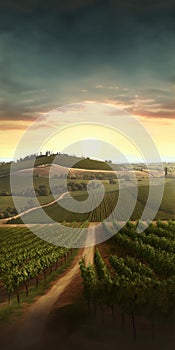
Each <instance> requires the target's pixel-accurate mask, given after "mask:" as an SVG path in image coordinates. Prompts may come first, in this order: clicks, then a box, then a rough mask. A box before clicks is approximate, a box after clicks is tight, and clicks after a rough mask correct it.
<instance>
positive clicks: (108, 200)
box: [12, 179, 175, 223]
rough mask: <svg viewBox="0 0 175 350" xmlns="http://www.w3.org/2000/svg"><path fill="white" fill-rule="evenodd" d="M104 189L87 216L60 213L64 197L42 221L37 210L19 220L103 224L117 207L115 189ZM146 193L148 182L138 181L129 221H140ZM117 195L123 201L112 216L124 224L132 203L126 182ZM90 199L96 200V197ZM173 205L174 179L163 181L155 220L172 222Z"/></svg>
mask: <svg viewBox="0 0 175 350" xmlns="http://www.w3.org/2000/svg"><path fill="white" fill-rule="evenodd" d="M106 186H107V187H106V192H105V196H104V199H103V201H102V202H101V204H100V205H99V206H98V207H97V208H96V209H94V210H93V211H91V212H89V213H88V212H85V213H74V212H71V211H68V210H66V209H64V208H63V207H62V206H61V203H62V201H63V203H64V205H66V201H69V199H66V196H65V197H64V199H62V200H60V202H58V203H54V204H52V205H50V206H48V207H46V208H43V209H44V210H45V212H46V214H47V215H48V218H45V219H44V220H43V219H41V217H42V216H41V209H37V210H35V211H33V212H31V213H29V214H25V215H24V216H23V219H24V220H25V222H28V223H49V222H51V220H54V221H58V222H63V221H67V222H73V221H79V222H83V221H90V222H96V221H103V220H104V219H106V218H107V217H108V216H109V215H110V214H111V213H112V212H113V210H114V208H115V206H116V204H117V200H118V195H119V191H118V190H115V188H116V186H117V185H108V184H107V185H106ZM159 186H160V184H159V180H158V179H155V190H156V192H157V193H158V192H159V191H160V187H159ZM148 191H149V185H148V181H147V180H146V179H145V180H142V181H139V182H138V196H137V200H136V206H135V208H134V210H133V213H132V215H131V217H130V218H131V220H138V219H140V218H141V215H142V213H143V210H144V207H145V204H146V201H147V197H148ZM156 192H155V193H156ZM71 194H72V195H73V197H74V198H75V199H76V200H77V201H84V200H85V199H87V193H85V192H84V191H79V192H72V193H71ZM121 195H122V197H123V200H122V203H121V205H120V208H119V209H118V210H117V211H116V215H117V218H118V220H119V221H125V220H127V215H128V210H129V209H130V203H132V200H133V194H132V187H130V183H129V182H128V187H126V188H123V189H122V190H121ZM94 196H96V194H95V195H94ZM125 199H126V200H125ZM174 203H175V179H167V181H166V182H165V190H164V196H163V199H162V203H161V205H160V208H159V210H158V213H157V214H156V217H155V219H156V220H157V219H161V220H169V219H174V218H175V207H174ZM151 212H152V208H150V213H151ZM49 218H50V219H49ZM12 222H14V223H21V222H22V221H21V219H16V220H13V221H12Z"/></svg>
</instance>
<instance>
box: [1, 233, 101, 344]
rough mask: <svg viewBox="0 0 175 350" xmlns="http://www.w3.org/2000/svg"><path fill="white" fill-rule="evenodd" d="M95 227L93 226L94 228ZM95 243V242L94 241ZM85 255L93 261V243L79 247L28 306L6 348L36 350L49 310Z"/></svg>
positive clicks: (86, 258)
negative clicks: (69, 263) (65, 267)
mask: <svg viewBox="0 0 175 350" xmlns="http://www.w3.org/2000/svg"><path fill="white" fill-rule="evenodd" d="M94 229H95V228H94ZM94 243H95V242H94ZM82 256H85V260H86V262H87V263H88V262H91V263H92V262H93V256H94V245H93V246H91V247H87V248H84V249H81V251H79V253H78V255H77V256H76V257H75V259H74V261H73V265H72V267H71V268H70V269H68V271H66V272H65V273H64V275H63V276H62V277H61V278H59V279H58V281H57V282H56V283H55V284H54V286H53V287H52V288H51V289H50V290H49V291H48V292H47V293H46V294H45V295H43V296H41V297H40V298H39V299H38V301H36V302H35V303H34V304H33V305H32V306H31V307H29V309H28V312H27V314H25V315H24V317H23V319H22V320H21V322H20V327H19V330H18V332H17V333H16V334H15V337H14V340H13V346H12V345H11V346H10V347H7V348H6V349H8V350H24V349H25V350H29V349H30V350H35V348H36V349H37V350H38V349H39V346H40V343H41V340H42V335H43V330H44V326H45V324H46V321H47V318H48V315H49V313H50V312H51V310H52V308H53V305H54V303H55V302H57V305H58V304H59V297H60V295H62V298H61V299H62V303H63V299H64V291H66V290H67V288H69V284H70V283H71V281H72V280H73V279H75V278H76V276H78V274H79V273H80V271H79V261H80V259H81V258H82ZM6 349H5V350H6Z"/></svg>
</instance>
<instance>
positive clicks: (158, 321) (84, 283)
mask: <svg viewBox="0 0 175 350" xmlns="http://www.w3.org/2000/svg"><path fill="white" fill-rule="evenodd" d="M80 226H81V225H80V224H75V223H74V227H80ZM112 227H114V228H115V229H116V230H117V231H118V230H119V229H120V226H119V224H118V223H117V222H116V221H114V222H111V223H108V224H101V226H100V227H97V228H96V229H95V230H97V231H96V234H99V233H100V232H101V233H102V231H103V232H106V233H110V231H111V228H112ZM38 230H42V231H43V234H44V235H45V237H48V235H49V226H47V225H45V226H43V227H42V228H41V227H38ZM63 235H65V238H66V227H65V229H64V228H63ZM0 241H1V247H2V248H1V256H0V258H1V259H0V278H1V280H0V281H1V283H0V306H1V308H0V322H1V324H2V325H4V326H5V324H7V325H9V322H12V321H13V319H15V320H18V319H21V322H19V321H18V322H19V324H18V323H17V324H18V327H21V329H22V325H23V322H25V320H26V322H27V323H24V324H25V327H28V333H26V339H24V341H27V339H28V338H27V337H28V336H29V335H30V336H31V334H32V333H30V332H31V329H33V328H31V329H30V328H29V325H30V327H32V324H33V326H34V327H35V329H36V331H37V330H38V331H37V332H35V333H34V334H33V336H32V341H33V342H34V343H32V344H34V345H35V341H36V339H38V338H36V339H35V337H36V334H39V335H40V324H39V323H38V324H37V323H36V320H37V308H36V307H39V305H40V308H41V311H42V310H43V309H42V308H43V307H44V305H45V302H46V304H47V300H50V299H49V298H48V296H49V295H53V292H54V293H55V297H56V303H55V304H54V305H53V306H52V310H51V312H50V315H49V317H48V316H47V315H46V316H47V317H48V320H47V323H46V324H45V331H44V336H41V335H40V337H41V338H39V339H40V348H41V349H42V350H46V349H48V348H50V347H52V346H54V347H55V346H56V344H58V343H59V346H60V347H61V348H63V349H69V348H70V346H71V344H72V346H76V344H77V339H78V340H79V345H80V346H83V344H84V343H85V344H86V347H85V349H88V347H92V348H93V344H94V343H96V344H98V348H99V349H100V348H101V349H105V348H106V347H107V345H109V344H110V348H111V349H115V348H116V346H117V347H118V348H120V349H127V350H129V349H131V348H132V349H134V348H136V349H140V348H142V349H145V350H146V349H147V348H148V347H150V348H151V349H152V348H153V347H154V349H157V348H158V349H161V350H165V348H166V349H167V350H172V349H173V337H174V331H175V330H174V321H175V319H174V309H175V258H174V253H175V223H174V222H172V221H170V222H169V223H165V222H161V221H157V223H154V224H151V225H150V226H149V227H148V228H147V229H146V230H145V231H144V233H140V234H138V233H137V232H136V226H135V224H133V223H131V222H128V223H127V224H126V226H125V227H124V228H122V229H120V230H119V232H118V233H116V234H115V235H114V236H113V237H112V238H111V239H109V240H108V241H106V242H104V243H101V244H100V245H97V246H96V248H95V250H94V259H91V261H90V262H89V261H88V260H87V254H88V248H87V249H86V250H85V252H83V251H82V252H81V253H79V255H78V261H77V260H76V261H77V263H76V265H72V267H69V265H68V264H72V256H73V257H74V256H75V254H77V251H76V250H70V249H67V248H59V247H56V246H53V245H51V244H48V243H46V242H44V241H41V240H40V239H39V238H38V237H36V236H34V235H33V234H32V233H31V232H30V231H29V230H28V229H26V228H24V227H14V228H11V227H5V226H4V227H1V228H0ZM93 249H94V248H93V247H92V249H91V252H93ZM78 265H79V266H78ZM64 267H66V268H67V271H66V273H65V275H64V276H63V277H60V281H63V278H66V276H69V275H70V276H72V278H71V279H70V281H69V282H67V283H69V288H66V289H65V290H64V293H62V294H59V293H58V291H57V289H54V285H56V284H54V283H57V288H58V290H59V274H60V273H61V269H63V268H64ZM75 267H76V269H75ZM5 271H6V272H5ZM7 271H8V274H7ZM73 271H75V272H74V274H73ZM4 272H5V273H4ZM72 274H73V275H72ZM56 278H57V281H55V279H56ZM47 281H48V282H47ZM51 281H53V284H52V286H53V287H52V289H48V287H49V283H50V282H51ZM54 281H55V282H54ZM62 283H63V282H62ZM43 293H46V295H43V296H41V297H39V295H40V294H43ZM58 295H59V297H58ZM36 297H37V299H36ZM40 300H41V303H39V302H40ZM44 301H45V302H44ZM9 303H10V304H9ZM32 303H34V304H33V305H32ZM38 303H39V304H38ZM30 304H31V305H30ZM35 306H36V307H35ZM26 307H27V310H28V313H27V315H29V316H28V317H27V315H26V312H25V310H26ZM30 310H31V312H30ZM32 310H35V312H33V311H32ZM38 312H39V311H38ZM35 314H36V315H35ZM14 317H15V318H14ZM43 317H45V316H44V313H43V316H41V312H40V313H39V319H40V323H41V324H42V318H43ZM29 321H30V322H29ZM9 332H10V329H9V328H8V334H10V333H9ZM6 340H7V339H6ZM20 341H21V342H22V343H21V344H23V338H20ZM1 344H2V343H1ZM34 345H32V347H31V348H30V349H36V348H37V347H35V346H34ZM36 345H37V346H38V343H36ZM19 348H20V346H19ZM3 349H5V350H6V348H5V347H4V348H3ZM20 349H21V348H20Z"/></svg>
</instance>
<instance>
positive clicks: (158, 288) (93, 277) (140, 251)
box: [80, 221, 175, 340]
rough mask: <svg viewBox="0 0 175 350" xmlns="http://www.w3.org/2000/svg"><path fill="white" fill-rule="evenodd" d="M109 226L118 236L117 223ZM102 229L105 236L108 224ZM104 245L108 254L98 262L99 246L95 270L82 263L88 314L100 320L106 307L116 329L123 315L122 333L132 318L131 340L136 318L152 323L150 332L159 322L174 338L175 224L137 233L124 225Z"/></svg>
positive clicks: (129, 224)
mask: <svg viewBox="0 0 175 350" xmlns="http://www.w3.org/2000/svg"><path fill="white" fill-rule="evenodd" d="M113 225H114V227H115V228H116V231H118V229H119V225H118V223H117V222H113ZM103 230H105V231H107V232H109V231H110V230H111V225H107V224H103ZM105 246H108V249H109V254H108V255H107V256H104V258H102V253H100V247H101V246H99V249H96V251H95V255H94V264H93V265H91V264H89V265H88V266H86V264H85V259H84V258H83V259H82V260H81V261H80V270H81V276H82V280H83V293H84V297H85V299H86V300H87V304H88V309H90V308H91V307H92V308H93V309H94V310H95V314H96V313H97V312H98V310H99V312H100V313H101V314H102V318H103V320H104V317H105V312H104V310H105V308H110V309H111V311H112V313H111V314H112V319H113V324H114V326H115V324H116V318H118V317H119V315H121V324H122V327H123V329H124V327H125V326H124V325H125V317H127V318H128V317H129V316H130V319H131V326H132V330H133V337H134V339H135V340H136V337H137V326H136V318H138V317H140V318H141V319H143V320H145V319H147V320H148V321H149V322H150V327H151V331H152V333H154V329H155V327H156V323H159V322H160V320H161V321H162V320H164V321H165V322H164V326H165V324H166V326H167V324H168V326H169V328H168V332H172V333H173V320H174V310H175V254H174V253H175V224H174V223H173V222H169V223H167V224H166V223H163V222H161V221H157V224H156V225H153V224H151V225H150V226H149V227H148V228H146V229H145V231H144V232H143V233H139V234H138V233H137V232H136V225H135V224H133V223H131V222H128V223H127V225H126V226H125V227H124V228H122V229H120V231H119V232H118V233H116V235H115V236H113V237H112V238H111V239H110V240H109V241H108V242H107V243H105ZM102 252H103V251H102ZM110 252H112V253H110ZM105 255H106V254H105ZM116 310H117V311H116Z"/></svg>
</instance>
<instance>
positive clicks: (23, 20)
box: [0, 0, 175, 160]
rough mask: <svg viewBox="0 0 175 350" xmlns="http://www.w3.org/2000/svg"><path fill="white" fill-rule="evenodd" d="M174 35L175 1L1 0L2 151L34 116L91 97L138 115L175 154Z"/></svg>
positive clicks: (165, 154) (8, 152)
mask: <svg viewBox="0 0 175 350" xmlns="http://www.w3.org/2000/svg"><path fill="white" fill-rule="evenodd" d="M174 43H175V1H170V0H166V1H165V0H156V1H155V0H147V1H145V0H119V1H117V0H83V1H82V0H49V1H41V0H25V1H22V0H6V1H5V0H1V2H0V50H1V55H0V70H1V77H0V149H1V154H0V159H6V160H10V159H13V155H14V150H15V149H16V147H17V144H18V142H19V140H20V138H21V137H22V135H23V134H24V133H25V132H26V130H27V128H28V127H29V126H31V125H32V123H33V122H35V121H36V120H37V118H39V117H41V116H42V115H45V113H47V112H49V111H50V110H52V109H54V108H57V107H59V106H64V105H67V104H70V103H75V102H83V101H89V102H91V103H92V102H99V103H100V102H102V103H109V104H111V105H114V106H117V107H119V108H121V109H123V110H125V111H127V112H129V113H130V114H132V115H133V116H135V117H136V118H138V120H139V121H140V122H141V123H142V124H143V125H144V127H145V128H147V130H148V132H149V133H150V134H151V136H152V138H153V139H154V141H155V143H156V145H157V147H158V149H159V152H160V154H161V157H162V159H163V160H175V137H174V134H175V100H174V95H175V45H174ZM82 122H83V116H82ZM58 151H59V150H58ZM85 153H86V152H85Z"/></svg>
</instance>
